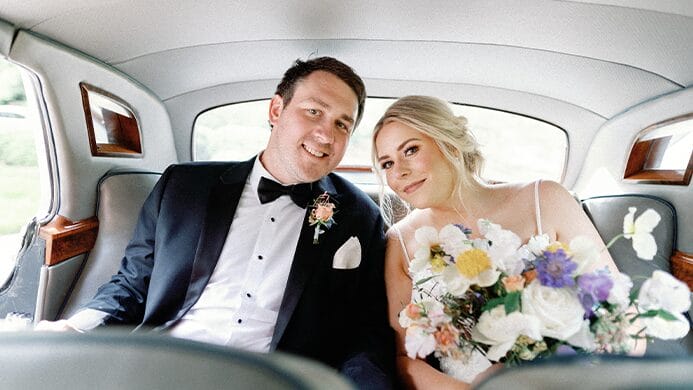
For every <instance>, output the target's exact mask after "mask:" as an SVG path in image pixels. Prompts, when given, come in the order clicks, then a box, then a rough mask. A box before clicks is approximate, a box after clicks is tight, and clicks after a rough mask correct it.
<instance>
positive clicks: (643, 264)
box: [582, 194, 693, 355]
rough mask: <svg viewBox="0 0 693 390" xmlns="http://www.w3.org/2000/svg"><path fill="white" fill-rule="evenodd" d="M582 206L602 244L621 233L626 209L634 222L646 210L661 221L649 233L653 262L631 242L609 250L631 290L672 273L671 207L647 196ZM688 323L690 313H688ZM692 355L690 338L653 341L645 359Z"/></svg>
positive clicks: (593, 201)
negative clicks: (641, 256) (638, 253)
mask: <svg viewBox="0 0 693 390" xmlns="http://www.w3.org/2000/svg"><path fill="white" fill-rule="evenodd" d="M582 206H583V208H584V210H585V212H586V213H587V215H588V216H589V217H590V219H591V220H592V223H593V224H594V226H595V227H596V228H597V231H598V232H599V235H600V236H601V238H602V240H604V242H609V240H611V239H612V238H614V237H616V236H617V235H619V234H621V233H623V217H625V216H626V214H628V208H629V207H635V208H637V210H636V212H635V218H636V219H637V217H638V216H640V215H641V214H642V213H643V212H645V210H647V209H653V210H654V211H656V212H657V213H658V214H659V215H660V216H661V217H662V219H661V221H660V222H659V224H658V225H657V226H656V227H655V228H654V230H653V231H652V235H653V236H654V239H655V242H656V243H657V253H656V254H655V256H654V259H652V260H642V259H639V258H638V257H637V256H636V255H635V251H634V250H633V246H632V243H631V241H630V240H628V239H623V238H622V239H620V240H618V241H616V243H615V244H614V245H612V246H611V248H609V254H611V257H612V258H613V259H614V262H615V263H616V266H617V267H618V269H619V270H620V271H621V272H623V273H625V274H627V275H628V276H630V278H631V279H632V281H633V288H634V289H638V288H640V286H641V285H642V283H643V282H644V281H645V279H647V278H649V277H650V276H652V272H654V271H655V270H662V271H666V272H669V273H671V264H670V259H671V256H672V255H673V253H674V250H675V249H676V227H677V220H676V210H675V209H674V206H672V205H671V203H669V202H667V201H666V200H664V199H661V198H658V197H655V196H650V195H637V194H626V195H609V196H598V197H594V198H588V199H584V200H582ZM688 315H689V320H690V311H689V313H688ZM692 353H693V335H691V333H689V334H688V336H686V337H685V338H683V339H681V340H655V341H654V342H652V343H650V344H648V346H647V352H646V354H647V355H686V354H688V355H690V354H692Z"/></svg>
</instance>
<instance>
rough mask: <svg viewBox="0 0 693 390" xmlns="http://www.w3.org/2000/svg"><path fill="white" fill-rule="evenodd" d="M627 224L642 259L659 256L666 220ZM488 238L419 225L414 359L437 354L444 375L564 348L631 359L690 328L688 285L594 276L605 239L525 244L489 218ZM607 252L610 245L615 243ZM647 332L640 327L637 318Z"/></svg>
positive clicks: (410, 312) (654, 217) (410, 309)
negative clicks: (645, 346)
mask: <svg viewBox="0 0 693 390" xmlns="http://www.w3.org/2000/svg"><path fill="white" fill-rule="evenodd" d="M635 211H636V210H635V208H630V209H629V213H628V214H627V215H626V216H625V218H624V223H623V227H624V229H623V234H620V235H619V236H617V237H615V238H614V239H613V240H611V242H610V243H609V245H608V246H610V245H612V244H613V243H614V242H615V241H616V240H617V239H619V238H625V239H630V240H631V241H632V243H633V248H634V250H635V251H636V254H637V255H638V257H641V258H644V259H649V260H651V259H652V258H653V256H654V254H655V253H656V251H657V247H656V243H655V241H654V238H653V237H652V234H651V232H652V229H653V228H654V227H655V226H656V225H657V224H658V223H659V220H660V217H659V215H658V214H657V213H656V212H655V211H654V210H651V209H648V210H646V211H645V212H644V213H643V214H642V215H641V216H640V217H638V218H637V219H635V220H634V215H635ZM478 229H479V233H480V234H481V238H478V239H472V238H470V233H471V231H470V230H468V229H465V228H464V227H462V226H460V225H447V226H445V227H443V228H442V229H441V230H440V231H437V230H436V229H434V228H432V227H422V228H419V229H418V230H417V231H416V233H415V237H416V240H417V242H418V243H419V244H420V248H419V249H418V250H417V251H416V253H415V256H414V260H413V261H412V262H411V264H410V270H409V271H410V273H411V275H412V278H413V281H414V293H413V295H412V301H411V303H409V304H408V305H407V306H406V307H405V308H404V309H403V310H402V311H401V313H400V315H399V322H400V325H401V326H402V327H404V328H406V338H405V347H406V350H407V354H408V355H409V357H410V358H412V359H414V358H416V357H417V356H418V357H421V358H425V357H427V356H428V355H430V354H434V356H435V357H437V358H438V360H439V362H440V365H441V369H442V370H443V371H444V372H446V373H448V374H449V375H452V376H454V377H456V378H458V379H460V380H464V381H467V382H470V381H471V380H473V378H474V377H475V376H476V375H477V374H478V373H480V372H481V371H483V370H485V369H486V368H488V367H489V366H490V365H491V364H492V363H491V362H503V363H505V364H517V363H520V362H521V361H524V360H533V359H536V358H542V357H547V356H551V355H553V354H556V353H561V352H562V351H577V352H599V353H627V352H629V351H631V350H632V348H633V346H634V341H635V340H636V339H641V338H645V339H648V338H653V337H654V338H660V339H676V338H681V337H684V336H685V335H686V334H687V333H688V331H689V328H690V324H689V322H688V320H687V319H686V318H685V317H684V316H683V315H682V314H681V313H682V312H685V311H687V310H688V308H689V307H690V291H689V289H688V286H687V285H685V284H684V283H682V282H681V281H679V280H677V279H676V278H674V277H673V276H671V275H670V274H668V273H666V272H663V271H655V272H654V273H653V274H652V277H651V278H649V279H647V280H646V281H645V282H644V283H643V284H642V286H641V288H640V290H639V291H631V289H632V287H633V283H632V281H631V280H630V278H629V277H628V276H627V275H625V274H621V273H618V274H613V273H610V272H609V271H608V270H607V269H600V270H597V271H590V270H592V269H594V268H595V267H594V264H595V262H597V261H598V259H599V256H600V251H599V249H598V248H597V246H596V243H594V242H592V240H590V239H587V238H585V237H577V238H575V239H573V240H572V241H570V243H562V242H549V238H548V236H546V235H543V236H537V237H533V238H532V239H531V240H530V241H529V242H528V243H527V244H525V245H522V243H521V241H520V238H519V237H518V236H517V235H516V234H514V233H513V232H511V231H509V230H504V229H502V228H501V227H500V226H499V225H496V224H493V223H491V222H490V221H488V220H479V222H478ZM608 246H607V247H608ZM636 319H637V320H638V321H637V327H638V328H636V329H633V328H634V325H633V324H634V323H635V320H636Z"/></svg>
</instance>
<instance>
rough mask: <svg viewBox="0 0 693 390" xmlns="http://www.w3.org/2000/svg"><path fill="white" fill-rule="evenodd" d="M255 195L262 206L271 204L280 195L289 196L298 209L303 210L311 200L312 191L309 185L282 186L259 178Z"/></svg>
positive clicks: (264, 178)
mask: <svg viewBox="0 0 693 390" xmlns="http://www.w3.org/2000/svg"><path fill="white" fill-rule="evenodd" d="M257 195H258V198H260V203H262V204H264V203H268V202H272V201H274V200H275V199H277V198H278V197H280V196H282V195H289V196H290V197H291V200H293V201H294V203H296V205H298V207H301V208H305V207H306V206H308V203H309V202H310V200H311V199H310V198H311V196H312V191H311V185H310V183H301V184H294V185H290V186H283V185H281V184H279V183H277V182H276V181H274V180H270V179H268V178H266V177H261V178H260V183H259V184H258V185H257Z"/></svg>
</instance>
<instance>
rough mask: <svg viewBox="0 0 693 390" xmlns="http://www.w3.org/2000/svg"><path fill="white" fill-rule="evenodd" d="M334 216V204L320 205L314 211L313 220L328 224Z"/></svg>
mask: <svg viewBox="0 0 693 390" xmlns="http://www.w3.org/2000/svg"><path fill="white" fill-rule="evenodd" d="M332 214H334V204H333V203H326V204H319V205H318V206H317V207H316V208H315V209H313V218H315V219H317V220H320V221H323V222H327V221H328V220H329V219H330V218H332Z"/></svg>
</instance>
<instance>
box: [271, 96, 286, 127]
mask: <svg viewBox="0 0 693 390" xmlns="http://www.w3.org/2000/svg"><path fill="white" fill-rule="evenodd" d="M283 110H284V99H283V98H282V97H281V96H279V95H274V96H272V100H270V105H269V124H270V127H271V128H274V125H276V124H277V122H278V121H279V117H280V116H281V115H282V111H283Z"/></svg>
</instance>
